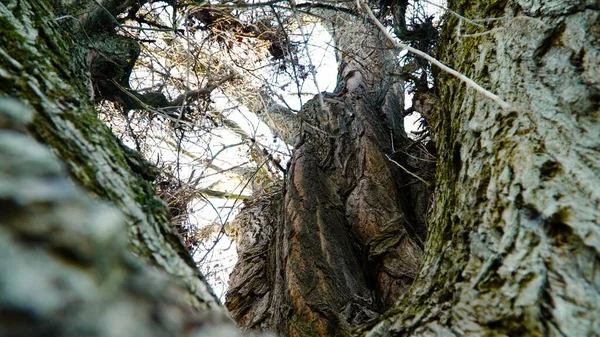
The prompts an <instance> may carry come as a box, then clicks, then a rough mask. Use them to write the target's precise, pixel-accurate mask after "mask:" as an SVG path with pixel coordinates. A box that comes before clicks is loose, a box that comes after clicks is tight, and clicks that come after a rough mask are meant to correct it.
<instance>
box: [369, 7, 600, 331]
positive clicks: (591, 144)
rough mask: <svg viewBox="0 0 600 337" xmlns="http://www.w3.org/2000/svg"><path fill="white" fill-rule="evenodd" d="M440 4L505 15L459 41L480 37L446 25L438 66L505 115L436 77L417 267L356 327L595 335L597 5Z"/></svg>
mask: <svg viewBox="0 0 600 337" xmlns="http://www.w3.org/2000/svg"><path fill="white" fill-rule="evenodd" d="M451 5H452V9H453V10H455V11H457V12H458V13H459V14H461V15H464V16H467V17H470V18H493V17H504V18H505V19H503V20H499V21H488V22H487V23H486V25H485V26H486V28H485V29H477V27H474V26H469V27H467V30H466V31H463V33H466V34H474V33H482V32H484V31H487V34H485V35H481V36H476V37H463V38H458V37H457V36H456V31H457V25H458V24H459V22H458V19H457V18H455V17H451V18H449V20H448V21H447V23H446V25H445V26H444V29H443V35H442V38H441V43H440V47H439V58H440V60H441V61H443V62H445V63H447V64H449V65H450V66H452V67H454V68H455V69H457V70H458V71H460V72H461V73H463V74H466V75H467V76H469V77H471V78H473V79H475V80H476V81H477V82H479V83H482V84H484V86H485V87H487V88H491V89H492V90H493V91H494V92H495V93H497V94H498V95H499V96H501V97H502V98H503V99H504V100H506V101H507V102H509V103H510V104H511V105H512V106H513V108H514V110H513V111H506V110H502V109H501V108H500V107H498V105H496V104H495V103H494V102H492V101H490V100H488V99H487V98H484V97H483V96H482V95H480V94H478V93H475V92H474V91H473V90H471V89H466V88H465V86H464V85H463V84H462V83H461V82H459V81H458V80H457V79H456V78H453V77H451V76H449V75H448V74H446V73H442V72H440V73H438V74H437V76H436V89H437V94H438V96H439V101H438V104H437V108H436V110H435V113H434V114H433V116H431V117H430V123H431V125H432V126H433V130H434V136H435V140H436V145H437V152H438V154H439V155H438V168H437V173H436V182H437V186H436V190H435V202H434V207H433V210H432V216H431V217H430V224H431V227H430V234H429V236H428V240H427V243H426V246H425V257H424V261H423V264H422V266H421V268H420V271H419V275H418V277H417V279H416V281H415V283H414V286H413V288H411V291H410V292H408V293H407V294H406V295H405V297H404V298H403V299H402V301H401V303H400V304H399V305H398V306H397V307H396V308H394V309H393V310H392V311H390V312H388V314H387V315H386V317H385V318H384V319H382V320H381V321H380V322H378V323H377V324H376V325H374V326H369V327H365V328H364V329H363V331H364V333H365V334H366V333H367V332H369V331H370V333H369V334H368V335H369V336H390V335H414V336H460V335H469V336H598V335H600V322H599V321H598V319H597V318H598V317H600V294H599V291H600V264H598V262H599V247H600V236H599V235H600V228H599V224H600V212H598V209H599V208H598V206H599V205H600V194H599V191H600V189H599V187H600V161H599V158H600V157H599V156H598V154H599V152H598V151H599V150H600V132H599V130H600V125H599V122H600V110H599V107H600V104H599V97H600V96H599V94H600V91H599V90H600V76H598V65H599V64H600V53H599V51H600V44H599V41H600V11H599V9H600V8H599V6H598V5H597V4H596V2H593V1H588V2H587V4H586V2H585V1H577V2H574V1H533V2H531V1H530V2H525V1H492V2H484V1H478V2H471V1H453V2H452V3H451ZM524 16H527V17H529V18H525V17H524ZM462 25H463V27H465V25H466V24H465V23H464V22H463V23H462Z"/></svg>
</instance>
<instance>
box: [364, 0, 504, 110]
mask: <svg viewBox="0 0 600 337" xmlns="http://www.w3.org/2000/svg"><path fill="white" fill-rule="evenodd" d="M356 1H357V2H358V4H357V5H362V7H363V8H364V9H365V10H366V11H367V14H368V15H369V17H370V18H371V21H373V23H374V24H375V25H376V26H377V27H378V28H379V30H381V32H382V33H383V34H384V35H385V37H386V38H387V39H388V40H390V41H391V42H392V44H394V46H396V47H398V48H402V49H406V50H407V51H409V52H411V53H413V54H415V55H418V56H421V57H422V58H424V59H426V60H427V61H429V62H431V63H432V64H434V65H436V66H438V67H439V68H440V69H442V70H443V71H445V72H447V73H449V74H450V75H452V76H454V77H456V78H458V79H459V80H461V81H463V82H464V83H465V84H466V85H467V86H468V87H471V88H473V89H475V91H477V92H479V93H481V94H483V95H484V96H485V97H487V98H489V99H491V100H492V101H494V102H496V103H498V105H500V107H501V108H502V109H504V110H514V108H513V107H512V106H511V105H510V104H509V103H507V102H506V101H504V100H503V99H502V98H500V97H499V96H498V95H496V94H494V93H492V92H490V91H488V90H487V89H485V88H484V87H482V86H480V85H479V84H477V83H476V82H475V81H473V80H472V79H470V78H469V77H467V76H465V75H463V74H461V73H460V72H458V71H456V70H454V69H452V68H450V67H448V66H447V65H445V64H443V63H442V62H440V61H438V60H437V59H435V58H434V57H432V56H430V55H429V54H427V53H425V52H423V51H420V50H419V49H416V48H413V47H411V46H409V45H406V44H404V43H401V42H398V41H396V40H394V38H393V37H392V36H391V35H390V33H388V31H387V30H386V29H385V27H384V26H383V25H382V24H381V22H380V21H379V20H377V18H376V17H375V14H373V11H371V8H370V7H369V5H367V3H366V2H365V1H364V0H356Z"/></svg>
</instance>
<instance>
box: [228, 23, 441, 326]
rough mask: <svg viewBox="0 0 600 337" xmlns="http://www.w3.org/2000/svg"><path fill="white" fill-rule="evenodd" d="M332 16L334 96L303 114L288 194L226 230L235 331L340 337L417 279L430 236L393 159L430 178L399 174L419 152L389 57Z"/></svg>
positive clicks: (359, 27)
mask: <svg viewBox="0 0 600 337" xmlns="http://www.w3.org/2000/svg"><path fill="white" fill-rule="evenodd" d="M333 18H334V20H333V22H332V23H331V24H330V28H331V31H332V32H333V33H334V38H335V41H336V46H337V49H338V50H340V53H339V55H338V57H339V60H340V64H341V66H340V71H339V73H340V74H341V76H340V79H341V80H340V82H339V85H338V88H337V90H336V92H335V93H333V94H331V93H321V94H319V95H317V96H316V97H315V98H314V99H312V100H310V101H308V102H306V103H305V104H304V106H303V107H302V110H301V111H300V113H299V116H298V118H299V121H300V135H299V136H298V137H297V142H296V144H295V146H294V154H293V158H292V161H291V165H290V167H289V170H288V171H287V173H288V174H287V177H286V181H285V186H282V188H281V191H277V192H272V193H271V194H270V195H269V197H268V198H263V199H261V200H259V201H258V202H257V203H255V204H254V205H252V206H250V207H248V208H247V209H246V210H245V211H244V212H242V214H241V215H240V216H239V218H238V219H237V220H236V223H237V225H236V226H235V228H236V233H237V237H238V252H239V255H240V259H239V262H238V265H237V266H236V268H235V270H234V272H233V274H232V279H231V281H230V291H229V293H228V299H227V306H228V308H229V309H230V311H231V312H232V314H233V316H234V318H235V319H236V320H237V321H238V323H240V324H241V325H242V326H244V327H246V328H250V329H261V330H273V331H276V332H277V333H278V334H280V335H281V336H349V335H350V333H351V328H352V327H353V326H356V325H358V324H360V323H363V322H365V321H366V320H368V319H372V318H375V317H377V315H378V313H380V312H382V311H383V310H385V309H387V308H390V307H391V306H392V305H393V303H394V301H396V300H397V299H398V298H399V297H400V295H401V294H402V293H403V292H405V291H406V290H407V289H408V287H409V286H410V284H411V283H412V280H413V278H414V277H415V275H416V272H417V270H418V265H419V263H420V258H421V255H422V242H423V240H424V239H425V233H426V230H427V224H426V222H425V216H424V213H425V211H426V209H427V206H426V205H427V202H428V200H429V191H428V189H427V187H424V185H422V183H421V182H420V181H416V184H415V181H413V180H416V179H414V178H412V177H411V176H410V175H408V174H405V173H404V172H402V171H401V170H400V168H399V167H398V166H396V164H395V163H394V162H392V161H391V160H390V159H391V158H392V157H393V158H394V160H395V161H396V162H400V163H402V165H404V166H405V167H412V169H413V170H416V169H415V168H416V167H423V168H425V170H423V172H427V169H429V170H430V171H429V172H431V167H427V165H426V164H424V162H419V161H418V160H417V161H415V162H414V163H412V164H413V166H409V165H408V160H407V158H409V155H412V156H415V155H417V156H419V155H422V153H419V150H418V147H415V148H414V149H413V150H410V145H412V141H410V140H409V139H408V138H407V137H406V135H405V133H404V130H403V125H402V122H401V121H402V109H401V106H402V102H403V98H402V83H401V82H399V81H398V80H397V79H394V78H393V77H391V76H390V75H389V74H391V73H394V70H395V69H396V67H397V64H396V60H395V58H394V56H393V53H391V52H390V49H389V45H388V42H387V41H386V40H385V38H384V37H383V36H382V34H381V33H380V32H378V31H377V29H376V28H375V27H374V26H371V25H369V24H366V23H361V22H360V21H358V20H359V19H358V18H356V17H351V16H348V15H339V14H338V15H337V16H335V17H333ZM386 156H390V157H389V158H388V157H386ZM423 172H420V174H422V173H423ZM419 184H421V185H419ZM415 204H419V208H418V209H419V210H420V211H421V213H418V212H415V209H417V208H416V207H414V205H415Z"/></svg>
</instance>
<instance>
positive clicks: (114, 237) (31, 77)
mask: <svg viewBox="0 0 600 337" xmlns="http://www.w3.org/2000/svg"><path fill="white" fill-rule="evenodd" d="M55 5H57V4H56V3H55ZM105 5H107V6H108V4H105ZM109 8H110V7H109ZM79 9H80V8H79ZM86 13H87V12H86ZM93 13H96V14H99V13H103V12H102V11H93ZM63 14H64V13H63ZM73 15H75V14H74V12H71V14H64V15H61V16H55V14H54V13H53V12H52V9H51V8H50V7H49V5H48V3H46V2H45V1H37V0H36V1H7V2H3V3H2V4H0V20H2V21H1V22H2V34H0V47H1V48H2V49H1V55H0V78H1V79H0V83H2V84H1V85H0V93H1V96H3V97H6V96H12V97H14V98H18V100H19V101H20V102H22V103H16V102H14V101H10V100H8V99H6V98H4V100H3V101H2V103H1V104H0V107H1V108H2V109H3V113H4V114H7V115H10V114H13V115H17V116H19V115H22V114H24V113H26V111H28V110H31V111H33V122H32V124H31V125H30V126H29V128H28V129H29V132H30V133H31V134H32V135H35V136H36V137H37V138H38V139H39V140H40V141H42V142H44V143H45V144H46V145H48V146H49V147H50V148H51V149H52V151H53V153H55V154H56V155H57V156H58V157H59V158H60V159H61V160H62V161H63V162H64V164H66V167H67V169H68V171H69V173H70V175H71V178H72V179H73V181H75V182H76V183H77V184H78V185H81V186H83V187H84V188H85V189H86V190H87V192H88V193H90V194H91V195H92V196H93V197H94V199H95V201H92V200H91V199H89V197H86V196H84V195H83V193H82V192H81V191H79V190H74V188H73V186H72V184H71V183H69V182H68V181H67V180H66V179H65V178H64V177H63V176H61V174H63V173H61V172H62V171H61V170H60V169H58V168H57V167H58V164H57V163H56V161H55V160H54V159H50V158H48V157H49V155H48V154H47V153H45V152H44V151H46V150H43V149H40V146H39V145H35V144H33V143H32V140H30V139H27V138H26V137H25V136H21V135H18V136H17V135H13V133H10V132H4V134H5V137H6V139H7V142H6V143H5V142H3V143H2V145H3V151H5V152H4V153H6V154H7V155H6V157H5V156H4V155H2V162H3V165H5V166H4V168H5V169H6V170H8V171H6V170H5V171H4V174H3V175H2V176H1V178H0V180H1V182H2V186H3V189H6V190H5V191H6V193H3V194H2V197H1V201H0V202H1V205H2V209H4V210H7V211H10V213H8V217H6V218H5V217H4V216H3V219H2V222H1V223H2V226H1V228H2V232H1V236H2V240H3V242H4V243H6V246H5V244H4V243H3V244H2V246H3V249H6V250H5V252H6V254H3V259H2V260H3V262H4V264H3V265H2V267H3V269H2V271H1V272H0V275H1V278H2V282H0V284H1V287H2V289H1V290H0V293H2V294H3V295H2V296H1V302H2V304H1V305H0V307H1V308H2V309H1V310H2V315H1V316H2V328H3V329H5V330H2V331H4V332H6V334H4V333H2V335H13V336H16V335H22V334H21V332H22V333H27V335H35V336H38V335H39V336H42V335H43V336H46V335H57V336H58V335H65V336H80V335H82V334H83V331H86V334H87V333H88V332H90V331H91V332H90V333H92V334H97V335H103V336H110V335H115V334H119V335H120V334H123V332H122V331H118V330H110V329H119V327H122V328H123V329H124V330H123V331H131V335H139V336H142V335H144V336H152V335H156V336H159V335H165V334H166V335H176V334H180V335H186V334H194V333H198V334H200V335H202V334H206V335H212V332H206V333H205V332H202V331H201V330H202V329H203V328H204V327H207V326H210V325H211V322H212V323H215V322H216V323H218V324H220V325H222V326H221V327H219V325H217V329H221V328H222V329H223V331H234V332H231V333H233V334H234V333H235V330H232V329H233V328H232V326H233V325H232V321H231V319H230V318H229V315H228V314H227V313H226V310H225V308H224V307H223V306H222V305H221V304H220V303H219V301H218V299H217V298H216V297H215V295H214V294H213V292H212V290H211V289H210V286H208V284H207V283H206V281H205V280H204V277H203V276H202V274H201V273H200V272H199V271H198V269H197V268H196V264H195V262H194V261H193V259H192V258H191V256H190V254H189V252H188V251H187V249H186V247H185V246H184V245H183V244H182V242H181V239H180V238H179V236H178V235H177V233H176V232H175V231H174V228H173V227H172V225H171V223H170V221H169V213H168V209H167V207H166V205H165V203H164V202H163V201H161V200H160V199H159V198H157V197H156V196H155V193H154V189H153V187H152V183H151V182H150V181H146V180H144V179H142V176H144V174H145V173H147V172H148V170H147V166H148V165H147V163H144V162H141V161H138V160H135V158H132V157H127V156H126V155H125V153H124V151H123V148H122V147H121V145H120V144H119V143H118V142H117V140H116V138H115V137H114V135H113V134H112V133H111V131H110V130H109V129H108V128H107V127H106V126H105V125H104V124H103V123H102V122H101V121H100V120H99V119H98V118H97V116H96V111H95V108H94V105H93V104H92V102H91V100H90V94H91V92H90V87H91V76H90V75H91V74H90V63H89V62H90V58H91V55H92V54H93V53H95V52H97V51H96V50H94V46H95V43H96V42H98V44H101V43H103V42H105V41H106V36H104V35H102V34H100V35H94V34H93V33H92V31H87V32H86V33H85V34H84V32H83V31H82V28H81V26H84V24H83V22H89V20H93V18H92V17H84V16H78V17H75V16H73ZM77 38H81V39H82V40H77ZM95 38H97V39H99V40H98V41H96V40H94V39H95ZM20 104H24V106H22V107H21V106H20ZM3 124H4V123H3ZM6 125H8V127H10V125H12V123H11V122H7V123H6ZM5 127H6V126H5ZM13 136H14V139H15V140H14V142H13V141H11V142H9V140H10V139H12V138H11V137H13ZM13 143H14V144H16V145H14V146H15V147H14V148H13V147H12V146H13V145H12V144H13ZM21 148H22V150H19V149H21ZM29 149H31V150H29ZM16 151H21V152H22V153H18V152H16ZM27 151H32V153H31V154H29V153H28V152H27ZM38 152H40V153H41V154H40V153H38ZM29 155H31V158H29V157H28V156H29ZM19 156H24V157H23V158H22V159H21V161H19ZM13 162H14V166H11V165H12V164H13ZM38 164H39V165H40V167H39V169H36V168H35V166H36V165H38ZM28 166H34V167H28ZM21 170H23V171H21ZM29 171H31V172H29ZM63 175H64V174H63ZM14 179H16V181H17V182H19V183H18V184H16V185H15V186H13V185H12V183H13V180H14ZM27 179H31V181H30V182H27ZM38 181H39V182H40V184H39V186H38V184H37V182H38ZM55 183H56V184H55ZM80 199H81V200H80ZM100 200H105V201H107V202H110V204H111V205H113V206H114V207H116V209H117V210H118V213H119V214H120V215H119V216H117V215H115V211H114V210H112V211H110V212H107V211H103V210H102V209H99V208H98V207H96V206H94V204H95V203H103V202H100ZM3 214H4V212H3ZM123 223H124V224H125V225H126V228H127V232H128V234H129V235H128V239H125V237H126V236H127V234H126V233H125V232H123V231H122V227H121V224H123ZM26 224H27V225H26ZM113 241H114V242H113ZM125 242H127V243H128V250H129V251H132V252H133V253H134V254H135V255H136V256H137V257H136V259H135V261H137V262H132V260H131V256H129V255H128V254H126V252H125V247H124V243H125ZM28 251H29V253H27V252H28ZM139 265H144V266H153V267H154V268H153V269H156V270H157V271H155V272H153V273H154V274H158V275H154V276H153V274H152V273H150V274H149V271H148V270H147V269H148V267H140V266H139ZM15 268H16V269H15ZM17 271H18V272H17ZM166 275H169V276H168V277H167V276H166ZM154 278H156V280H154ZM146 287H148V289H145V288H146ZM163 291H164V293H163ZM9 294H13V295H14V296H12V295H11V296H8V295H9ZM5 295H6V296H5ZM105 310H107V312H104V311H105ZM171 311H172V312H171ZM96 314H98V315H100V316H99V317H98V319H99V320H98V321H96V320H95V317H96V316H95V315H96ZM171 314H172V315H173V316H170V315H171ZM211 315H212V316H211ZM66 316H68V317H66ZM11 317H12V318H14V319H18V320H19V324H16V325H14V326H12V324H13V323H12V318H11ZM104 319H106V320H104ZM227 322H229V323H227ZM216 323H215V324H216ZM103 324H108V325H107V326H103ZM113 324H116V325H113ZM46 328H47V329H46ZM138 328H139V331H134V330H136V329H138ZM154 328H156V329H154ZM48 329H50V330H48ZM55 329H57V330H55ZM88 329H89V330H88ZM209 330H210V329H209ZM48 331H50V332H48ZM146 333H147V334H146ZM125 334H130V333H129V332H128V333H125Z"/></svg>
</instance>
